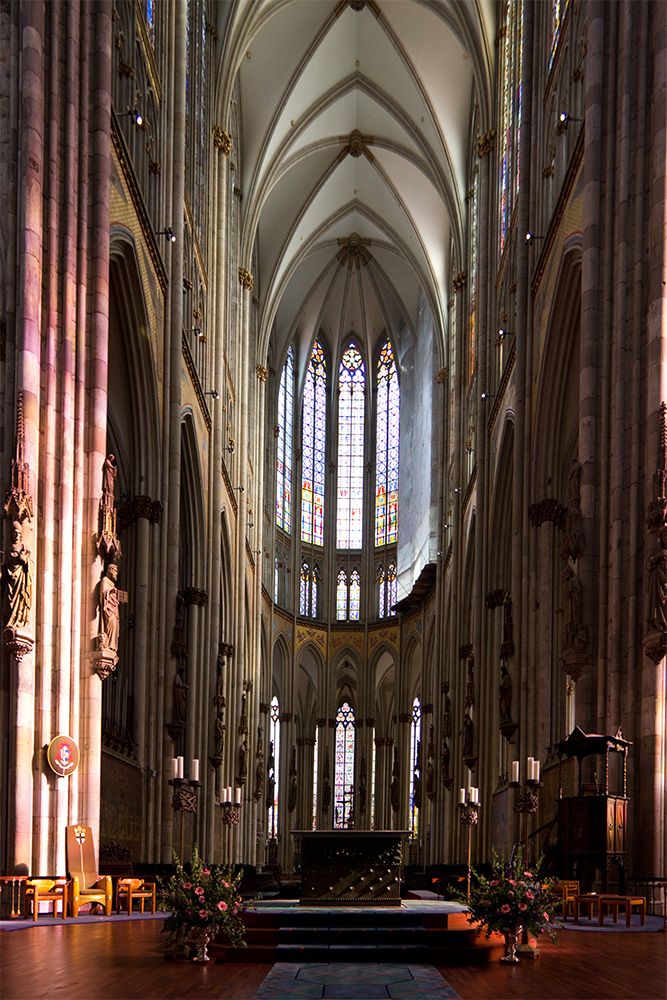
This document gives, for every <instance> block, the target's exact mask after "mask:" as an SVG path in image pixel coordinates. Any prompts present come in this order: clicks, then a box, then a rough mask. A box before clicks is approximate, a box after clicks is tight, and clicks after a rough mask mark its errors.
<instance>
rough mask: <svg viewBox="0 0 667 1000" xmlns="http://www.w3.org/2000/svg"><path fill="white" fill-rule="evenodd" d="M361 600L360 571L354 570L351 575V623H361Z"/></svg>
mask: <svg viewBox="0 0 667 1000" xmlns="http://www.w3.org/2000/svg"><path fill="white" fill-rule="evenodd" d="M360 600H361V580H360V579H359V570H356V569H353V570H352V573H351V574H350V621H353V622H358V621H359V604H360Z"/></svg>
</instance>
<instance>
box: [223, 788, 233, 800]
mask: <svg viewBox="0 0 667 1000" xmlns="http://www.w3.org/2000/svg"><path fill="white" fill-rule="evenodd" d="M224 801H225V802H231V801H232V789H231V787H230V786H229V785H225V792H224Z"/></svg>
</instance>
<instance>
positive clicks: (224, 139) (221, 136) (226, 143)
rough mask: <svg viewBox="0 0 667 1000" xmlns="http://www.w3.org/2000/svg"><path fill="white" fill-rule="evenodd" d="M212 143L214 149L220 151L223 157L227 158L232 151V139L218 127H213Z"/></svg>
mask: <svg viewBox="0 0 667 1000" xmlns="http://www.w3.org/2000/svg"><path fill="white" fill-rule="evenodd" d="M213 143H214V145H215V147H216V149H221V150H222V152H223V153H224V154H225V156H229V154H230V153H231V151H232V137H231V135H230V134H229V132H225V130H224V129H223V128H221V127H220V126H219V125H214V126H213Z"/></svg>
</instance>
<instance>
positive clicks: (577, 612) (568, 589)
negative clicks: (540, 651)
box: [563, 563, 588, 653]
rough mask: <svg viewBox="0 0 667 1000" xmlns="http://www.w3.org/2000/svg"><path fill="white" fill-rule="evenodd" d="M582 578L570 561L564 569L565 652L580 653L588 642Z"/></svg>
mask: <svg viewBox="0 0 667 1000" xmlns="http://www.w3.org/2000/svg"><path fill="white" fill-rule="evenodd" d="M581 611H582V587H581V580H580V579H579V577H578V576H577V574H576V573H575V571H574V568H573V567H572V566H571V564H570V563H567V564H566V565H565V567H564V569H563V612H564V614H563V627H564V643H563V652H564V653H565V652H569V651H572V652H576V653H580V652H583V650H584V649H585V647H586V643H587V642H588V632H587V630H586V627H585V626H584V624H583V622H582V620H581Z"/></svg>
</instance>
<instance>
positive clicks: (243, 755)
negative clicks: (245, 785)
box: [239, 740, 248, 780]
mask: <svg viewBox="0 0 667 1000" xmlns="http://www.w3.org/2000/svg"><path fill="white" fill-rule="evenodd" d="M247 777H248V744H247V743H246V741H245V740H243V742H242V743H241V746H240V747H239V778H242V779H244V780H245V778H247Z"/></svg>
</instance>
